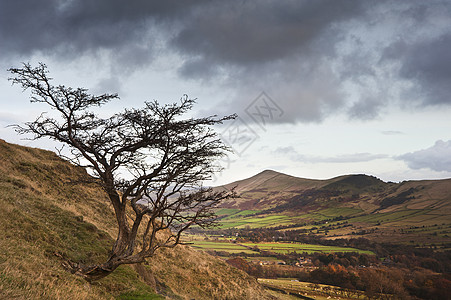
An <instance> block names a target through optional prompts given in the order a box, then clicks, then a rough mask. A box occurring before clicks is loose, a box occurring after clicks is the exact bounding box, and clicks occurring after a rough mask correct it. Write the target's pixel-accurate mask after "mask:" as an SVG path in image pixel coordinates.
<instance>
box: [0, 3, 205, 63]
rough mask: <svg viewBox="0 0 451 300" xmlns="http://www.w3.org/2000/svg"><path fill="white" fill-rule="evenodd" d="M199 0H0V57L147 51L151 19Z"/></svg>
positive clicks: (174, 14)
mask: <svg viewBox="0 0 451 300" xmlns="http://www.w3.org/2000/svg"><path fill="white" fill-rule="evenodd" d="M201 2H202V1H190V2H189V4H187V2H185V1H184V2H178V1H172V0H171V1H145V0H137V1H128V2H126V3H125V2H124V1H120V0H99V1H90V0H72V1H71V0H46V1H34V0H17V1H1V2H0V39H1V40H2V43H1V45H0V51H1V52H2V56H3V57H5V56H10V55H25V56H26V55H32V54H33V53H36V52H41V53H46V54H54V55H56V57H67V56H72V57H73V55H81V54H83V53H86V52H93V51H94V52H95V51H97V50H101V49H107V50H119V51H127V50H124V49H127V48H129V49H131V50H133V52H135V51H136V50H139V48H140V46H145V48H146V50H147V52H148V54H149V55H150V54H151V53H152V47H153V43H155V41H152V40H148V39H151V38H152V37H151V36H149V34H148V33H149V30H150V29H151V28H153V27H155V26H156V24H157V23H165V22H169V21H171V22H172V23H173V22H174V20H177V19H178V17H179V16H183V13H184V12H186V11H190V9H191V7H195V6H196V5H198V4H199V3H201ZM176 4H177V5H176ZM129 58H130V59H133V58H134V55H133V54H132V55H129Z"/></svg>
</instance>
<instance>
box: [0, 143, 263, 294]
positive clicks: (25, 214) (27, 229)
mask: <svg viewBox="0 0 451 300" xmlns="http://www.w3.org/2000/svg"><path fill="white" fill-rule="evenodd" d="M83 177H84V178H86V177H87V174H86V172H85V171H84V170H83V169H81V168H76V167H74V166H72V165H71V164H70V163H68V162H66V161H63V160H61V159H60V158H58V157H57V156H56V155H55V154H54V153H52V152H49V151H44V150H39V149H32V148H27V147H21V146H17V145H12V144H8V143H6V142H4V141H2V140H0V207H1V208H2V209H0V299H162V298H163V296H160V295H157V294H156V293H155V291H157V292H159V293H160V294H162V295H164V296H165V297H167V298H170V299H192V298H195V299H265V298H267V297H268V295H267V294H266V293H265V292H264V290H263V288H262V287H261V286H260V285H259V284H258V283H257V282H256V281H255V279H253V278H251V277H249V276H248V275H247V274H245V273H243V272H242V271H239V270H237V269H234V268H232V267H231V266H229V265H227V264H225V263H224V262H222V261H220V260H218V259H216V258H213V257H211V256H209V255H207V254H205V253H199V252H197V251H194V250H192V249H191V248H189V247H186V246H183V247H176V248H174V249H167V250H164V251H161V252H160V253H159V254H158V255H157V256H156V257H154V258H153V259H151V260H149V265H147V266H142V265H140V266H121V267H119V268H118V269H117V270H116V271H115V272H113V273H112V274H111V275H110V276H107V277H106V278H104V279H102V280H100V281H98V282H94V283H93V284H89V283H87V282H86V281H85V280H84V279H82V278H81V277H79V276H76V275H73V274H71V273H69V272H67V271H66V270H65V269H64V268H63V267H62V263H63V262H64V261H65V260H68V259H70V260H73V261H77V262H82V263H86V264H90V263H99V262H102V261H104V260H105V259H106V257H107V255H108V252H109V250H110V249H111V246H112V243H113V242H114V239H113V238H114V237H115V235H116V227H115V221H114V216H113V211H112V208H111V206H110V204H109V202H108V201H107V199H106V197H105V195H104V194H103V192H102V191H101V190H100V189H99V188H98V187H97V186H95V185H92V184H71V183H70V181H71V180H74V179H77V180H78V179H80V178H83Z"/></svg>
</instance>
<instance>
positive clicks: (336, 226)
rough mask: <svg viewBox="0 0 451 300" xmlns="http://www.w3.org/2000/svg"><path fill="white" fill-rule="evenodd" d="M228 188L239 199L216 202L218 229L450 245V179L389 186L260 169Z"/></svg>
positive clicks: (348, 177) (354, 177) (357, 177)
mask: <svg viewBox="0 0 451 300" xmlns="http://www.w3.org/2000/svg"><path fill="white" fill-rule="evenodd" d="M232 187H235V188H236V191H237V192H238V193H239V194H240V195H241V198H239V199H234V200H232V201H229V202H226V203H223V204H222V209H221V210H219V211H218V214H219V215H220V216H221V222H222V228H223V229H226V228H251V229H252V228H267V227H277V228H280V230H299V231H300V233H310V234H316V235H321V236H324V237H326V238H329V239H336V238H350V237H358V236H364V237H367V238H371V239H375V240H378V241H387V242H400V243H410V244H412V243H414V244H421V245H428V244H431V245H432V244H437V243H440V244H442V243H450V242H451V179H445V180H422V181H405V182H401V183H393V182H383V181H382V180H380V179H378V178H376V177H373V176H367V175H345V176H340V177H336V178H332V179H328V180H312V179H303V178H296V177H293V176H289V175H285V174H281V173H278V172H274V171H264V172H262V173H259V174H257V175H255V176H253V177H251V178H248V179H245V180H241V181H237V182H234V183H231V184H228V185H226V186H224V187H221V188H228V189H230V188H232ZM282 227H284V228H282Z"/></svg>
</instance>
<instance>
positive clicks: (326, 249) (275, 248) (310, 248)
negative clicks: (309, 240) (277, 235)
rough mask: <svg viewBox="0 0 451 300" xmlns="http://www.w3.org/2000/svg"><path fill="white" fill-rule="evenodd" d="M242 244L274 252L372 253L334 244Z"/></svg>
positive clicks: (371, 253)
mask: <svg viewBox="0 0 451 300" xmlns="http://www.w3.org/2000/svg"><path fill="white" fill-rule="evenodd" d="M242 245H244V246H247V247H251V248H253V247H258V249H260V250H265V251H271V252H274V253H280V254H284V253H290V252H297V253H303V252H307V253H309V254H310V253H315V252H321V253H334V252H357V253H360V254H370V255H373V254H374V253H373V252H371V251H366V250H359V249H356V248H347V247H334V246H322V245H312V244H303V243H243V244H242Z"/></svg>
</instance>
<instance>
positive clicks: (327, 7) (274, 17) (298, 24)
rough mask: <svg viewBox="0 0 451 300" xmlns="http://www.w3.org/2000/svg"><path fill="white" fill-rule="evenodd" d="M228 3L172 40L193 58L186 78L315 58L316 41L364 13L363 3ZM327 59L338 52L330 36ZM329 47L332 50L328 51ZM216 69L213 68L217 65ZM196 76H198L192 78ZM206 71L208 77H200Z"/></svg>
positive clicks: (201, 13)
mask: <svg viewBox="0 0 451 300" xmlns="http://www.w3.org/2000/svg"><path fill="white" fill-rule="evenodd" d="M237 3H240V2H234V1H224V4H222V5H219V7H218V6H212V7H209V8H207V9H202V10H199V11H197V12H196V14H195V16H193V18H192V19H190V20H189V21H188V23H189V24H188V26H185V27H183V29H182V30H181V31H180V32H179V33H178V35H177V36H176V37H175V38H174V39H173V40H172V45H173V46H175V47H176V48H177V49H179V51H180V53H181V54H183V55H185V56H186V57H187V61H186V63H185V65H184V67H183V69H182V74H184V75H185V76H193V75H194V76H196V75H198V76H202V74H203V73H204V70H200V69H199V67H196V66H199V65H200V64H201V65H203V67H204V69H206V70H208V69H209V68H212V67H215V66H227V65H233V66H236V67H238V68H240V69H245V68H252V67H253V66H258V68H260V67H261V66H262V65H266V64H269V63H272V62H274V61H278V60H286V59H288V58H292V57H298V56H299V55H300V54H302V53H307V52H310V53H312V52H315V51H316V50H318V49H314V45H315V41H316V40H317V39H318V37H319V36H321V35H322V34H323V33H325V31H330V30H333V29H332V26H333V24H335V23H337V22H340V21H342V20H346V19H348V18H351V17H352V16H354V15H356V14H359V13H360V12H361V2H359V1H349V0H345V1H340V2H339V3H338V2H337V1H333V0H332V1H331V0H329V1H327V0H321V1H260V2H251V1H249V2H245V1H243V2H241V4H237ZM328 38H329V39H330V40H329V43H330V44H329V45H328V47H324V49H322V50H321V52H322V53H323V54H331V53H332V52H333V43H334V41H335V39H336V38H334V37H333V36H328ZM324 46H326V45H324ZM212 64H213V65H212ZM193 65H194V66H195V67H194V70H196V71H197V73H194V72H191V70H192V69H193V67H192V66H193ZM199 71H202V72H199Z"/></svg>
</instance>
